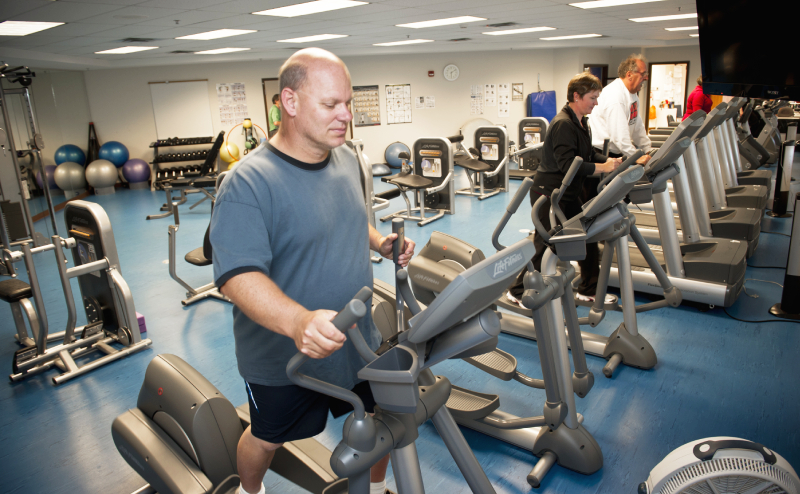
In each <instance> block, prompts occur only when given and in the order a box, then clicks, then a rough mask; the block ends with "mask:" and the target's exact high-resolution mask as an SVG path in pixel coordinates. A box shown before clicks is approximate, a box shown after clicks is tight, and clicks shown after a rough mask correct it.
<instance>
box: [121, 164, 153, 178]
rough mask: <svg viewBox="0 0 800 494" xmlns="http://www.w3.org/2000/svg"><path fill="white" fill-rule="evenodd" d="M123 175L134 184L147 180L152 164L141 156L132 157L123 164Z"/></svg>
mask: <svg viewBox="0 0 800 494" xmlns="http://www.w3.org/2000/svg"><path fill="white" fill-rule="evenodd" d="M122 176H123V177H125V180H127V181H128V182H130V183H132V184H135V183H139V182H146V181H147V179H149V178H150V165H148V164H147V162H146V161H145V160H140V159H139V158H133V159H130V160H128V161H126V162H125V164H124V165H122Z"/></svg>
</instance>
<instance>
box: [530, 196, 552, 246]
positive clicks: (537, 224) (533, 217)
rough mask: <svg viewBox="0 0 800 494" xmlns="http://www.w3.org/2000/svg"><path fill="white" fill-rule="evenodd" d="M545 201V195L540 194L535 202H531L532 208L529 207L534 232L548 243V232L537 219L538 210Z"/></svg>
mask: <svg viewBox="0 0 800 494" xmlns="http://www.w3.org/2000/svg"><path fill="white" fill-rule="evenodd" d="M545 202H547V196H542V197H540V198H539V199H537V200H536V202H535V203H534V204H533V209H531V220H532V221H533V226H534V228H536V233H538V234H539V236H540V237H542V240H544V242H545V243H549V242H550V233H549V232H548V231H547V228H545V227H544V225H543V224H542V222H541V221H540V220H539V210H540V209H542V208H543V207H544V203H545Z"/></svg>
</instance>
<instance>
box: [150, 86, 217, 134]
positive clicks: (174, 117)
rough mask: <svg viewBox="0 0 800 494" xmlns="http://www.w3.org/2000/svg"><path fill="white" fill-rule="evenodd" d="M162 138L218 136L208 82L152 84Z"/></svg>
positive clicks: (151, 90)
mask: <svg viewBox="0 0 800 494" xmlns="http://www.w3.org/2000/svg"><path fill="white" fill-rule="evenodd" d="M150 95H151V97H152V99H153V115H154V116H155V119H156V135H157V136H158V137H157V138H158V139H168V138H170V137H205V136H210V135H214V129H213V127H212V125H211V108H210V107H209V104H208V81H191V82H169V83H163V84H152V83H151V84H150Z"/></svg>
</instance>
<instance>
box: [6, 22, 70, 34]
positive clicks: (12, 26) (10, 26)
mask: <svg viewBox="0 0 800 494" xmlns="http://www.w3.org/2000/svg"><path fill="white" fill-rule="evenodd" d="M62 24H64V23H63V22H28V21H5V22H0V36H27V35H29V34H32V33H38V32H39V31H44V30H45V29H50V28H51V27H56V26H61V25H62Z"/></svg>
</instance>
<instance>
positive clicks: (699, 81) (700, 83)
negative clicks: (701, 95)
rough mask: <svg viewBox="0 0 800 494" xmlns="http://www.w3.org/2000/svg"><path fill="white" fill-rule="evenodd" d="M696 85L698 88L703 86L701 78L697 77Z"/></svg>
mask: <svg viewBox="0 0 800 494" xmlns="http://www.w3.org/2000/svg"><path fill="white" fill-rule="evenodd" d="M697 85H698V86H702V85H703V76H697Z"/></svg>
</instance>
